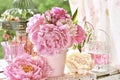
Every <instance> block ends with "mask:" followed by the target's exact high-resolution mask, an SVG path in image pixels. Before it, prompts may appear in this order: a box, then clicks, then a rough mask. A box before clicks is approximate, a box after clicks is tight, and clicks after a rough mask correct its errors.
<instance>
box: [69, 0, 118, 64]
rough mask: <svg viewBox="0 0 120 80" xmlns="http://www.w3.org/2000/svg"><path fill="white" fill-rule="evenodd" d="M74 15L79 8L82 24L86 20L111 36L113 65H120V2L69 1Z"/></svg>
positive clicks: (96, 0) (104, 0)
mask: <svg viewBox="0 0 120 80" xmlns="http://www.w3.org/2000/svg"><path fill="white" fill-rule="evenodd" d="M69 3H70V7H71V11H72V14H73V13H74V12H75V10H76V9H77V8H78V16H77V19H78V21H79V23H80V24H82V20H83V18H84V17H86V20H87V21H88V22H90V23H92V24H93V26H94V27H95V28H101V29H103V30H104V31H106V32H107V33H108V34H109V36H110V39H109V41H108V42H109V43H110V45H111V52H110V54H111V58H110V59H111V60H110V61H111V65H120V51H119V50H120V49H119V48H120V0H69Z"/></svg>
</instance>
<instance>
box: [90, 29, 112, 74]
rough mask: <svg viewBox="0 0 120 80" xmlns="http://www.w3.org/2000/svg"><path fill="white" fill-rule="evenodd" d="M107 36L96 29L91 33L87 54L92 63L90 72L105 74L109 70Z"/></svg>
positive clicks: (102, 31)
mask: <svg viewBox="0 0 120 80" xmlns="http://www.w3.org/2000/svg"><path fill="white" fill-rule="evenodd" d="M109 51H110V46H109V36H108V34H107V33H106V32H105V31H104V30H102V29H97V30H95V32H94V33H93V35H92V37H91V40H90V42H89V53H90V54H91V57H92V59H93V61H94V68H93V69H92V71H96V72H105V71H108V69H109V62H110V61H109V58H110V56H109V53H110V52H109Z"/></svg>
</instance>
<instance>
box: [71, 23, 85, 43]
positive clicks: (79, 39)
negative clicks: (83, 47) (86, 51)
mask: <svg viewBox="0 0 120 80" xmlns="http://www.w3.org/2000/svg"><path fill="white" fill-rule="evenodd" d="M85 39H86V35H85V31H84V30H83V29H82V27H81V26H79V25H77V34H76V36H73V43H75V44H80V43H82V42H83V41H84V40H85Z"/></svg>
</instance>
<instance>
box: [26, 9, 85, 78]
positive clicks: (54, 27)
mask: <svg viewBox="0 0 120 80" xmlns="http://www.w3.org/2000/svg"><path fill="white" fill-rule="evenodd" d="M73 19H74V18H73V17H71V16H70V15H69V14H68V13H67V12H66V11H65V10H64V9H63V8H59V7H53V8H52V9H51V10H48V11H46V12H45V13H44V14H42V15H41V14H36V15H34V16H33V17H31V18H30V19H29V22H28V24H27V28H26V32H27V33H28V36H29V39H30V41H31V42H32V44H33V45H34V47H33V50H34V52H36V53H37V54H38V55H43V56H45V57H46V58H47V59H48V63H49V64H50V65H51V66H52V68H53V71H54V73H53V74H52V75H51V76H60V75H63V72H64V63H65V59H66V57H65V56H66V52H67V49H68V48H69V47H71V46H72V44H76V43H77V44H78V43H82V42H83V41H84V40H85V38H86V36H85V31H84V30H83V29H82V27H81V26H80V25H78V24H76V23H74V20H73ZM58 63H59V64H58ZM61 64H62V66H61ZM55 65H56V66H55ZM58 67H61V68H58Z"/></svg>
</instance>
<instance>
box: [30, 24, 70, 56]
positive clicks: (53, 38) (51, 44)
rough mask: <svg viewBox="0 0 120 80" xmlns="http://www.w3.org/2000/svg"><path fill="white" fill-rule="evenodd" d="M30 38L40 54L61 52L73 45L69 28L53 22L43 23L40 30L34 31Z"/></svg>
mask: <svg viewBox="0 0 120 80" xmlns="http://www.w3.org/2000/svg"><path fill="white" fill-rule="evenodd" d="M30 39H31V41H32V43H33V45H34V48H35V50H36V52H38V53H40V54H55V53H59V52H60V51H63V50H64V51H65V50H66V49H67V48H68V47H70V46H71V37H70V34H69V33H68V31H67V28H66V27H64V26H61V27H57V26H55V25H53V24H45V25H41V26H40V29H39V31H36V32H34V33H33V34H32V35H31V36H30Z"/></svg>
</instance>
